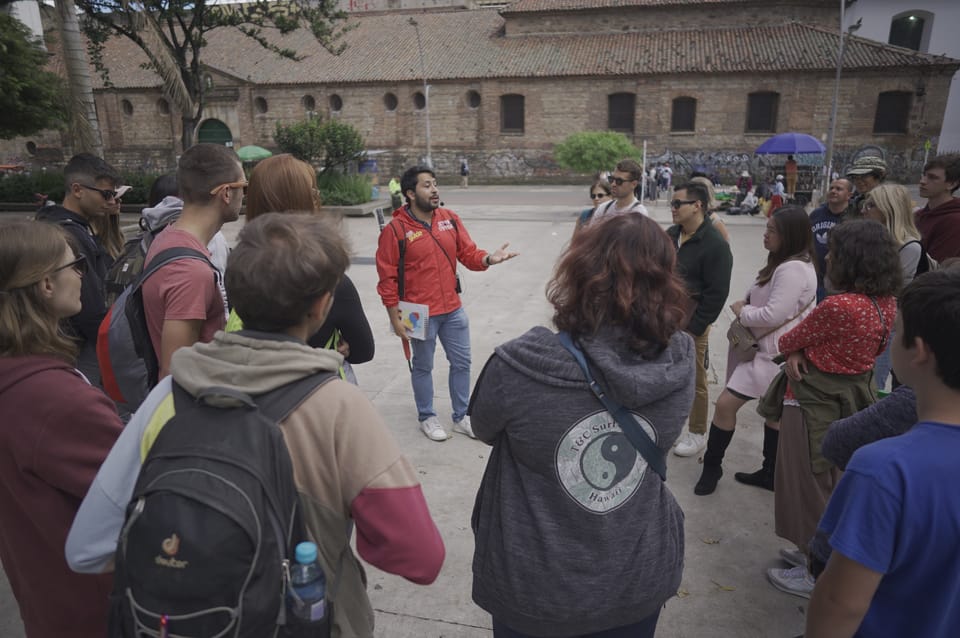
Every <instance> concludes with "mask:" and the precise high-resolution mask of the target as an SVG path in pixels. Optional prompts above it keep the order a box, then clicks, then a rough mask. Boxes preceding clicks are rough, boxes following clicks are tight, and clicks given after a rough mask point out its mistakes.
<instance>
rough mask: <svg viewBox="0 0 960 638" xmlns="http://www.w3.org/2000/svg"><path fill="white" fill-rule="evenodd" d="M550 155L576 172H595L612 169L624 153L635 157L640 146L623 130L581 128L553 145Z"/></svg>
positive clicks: (623, 156)
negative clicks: (617, 131)
mask: <svg viewBox="0 0 960 638" xmlns="http://www.w3.org/2000/svg"><path fill="white" fill-rule="evenodd" d="M553 157H554V159H556V160H557V163H558V164H560V166H562V167H563V168H568V169H570V170H574V171H576V172H578V173H595V172H597V171H605V170H613V167H614V166H616V165H617V162H619V161H620V160H622V159H624V158H626V157H632V158H634V159H638V158H639V157H640V150H639V149H638V148H637V147H636V146H634V145H633V144H631V143H630V140H629V139H627V136H626V135H624V134H623V133H614V132H612V131H584V132H582V133H574V134H573V135H571V136H569V137H567V138H566V139H565V140H563V141H562V142H560V143H559V144H557V145H556V146H554V147H553Z"/></svg>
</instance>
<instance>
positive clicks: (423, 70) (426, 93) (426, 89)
mask: <svg viewBox="0 0 960 638" xmlns="http://www.w3.org/2000/svg"><path fill="white" fill-rule="evenodd" d="M409 22H410V24H411V25H412V26H413V30H414V31H416V33H417V51H419V53H420V75H421V76H422V77H423V106H424V110H425V111H426V117H427V122H426V124H427V126H426V133H427V157H426V164H427V167H429V168H433V158H432V157H430V85H429V84H427V67H426V66H425V65H424V63H423V42H422V41H421V40H420V24H419V23H418V22H417V21H416V20H414V19H413V16H411V17H410V20H409Z"/></svg>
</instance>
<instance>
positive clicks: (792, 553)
mask: <svg viewBox="0 0 960 638" xmlns="http://www.w3.org/2000/svg"><path fill="white" fill-rule="evenodd" d="M780 558H782V559H783V560H785V561H786V562H788V563H790V564H791V565H792V566H794V567H806V566H807V555H806V554H804V553H803V552H801V551H800V550H799V549H786V548H784V549H781V550H780Z"/></svg>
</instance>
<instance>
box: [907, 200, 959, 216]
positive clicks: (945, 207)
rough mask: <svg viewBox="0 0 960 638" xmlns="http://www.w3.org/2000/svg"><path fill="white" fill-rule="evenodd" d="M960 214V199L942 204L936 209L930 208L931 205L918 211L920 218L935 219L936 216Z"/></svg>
mask: <svg viewBox="0 0 960 638" xmlns="http://www.w3.org/2000/svg"><path fill="white" fill-rule="evenodd" d="M954 213H960V197H954V198H953V199H951V200H950V201H947V202H944V203H943V204H940V205H939V206H937V207H936V208H930V207H929V204H928V205H927V206H924V207H923V208H921V209H920V210H918V211H917V215H918V216H920V217H933V216H934V215H948V214H951V215H952V214H954Z"/></svg>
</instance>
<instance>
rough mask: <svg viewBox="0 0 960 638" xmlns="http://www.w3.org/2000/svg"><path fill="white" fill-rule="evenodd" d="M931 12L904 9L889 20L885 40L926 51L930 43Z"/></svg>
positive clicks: (896, 44) (900, 45) (899, 45)
mask: <svg viewBox="0 0 960 638" xmlns="http://www.w3.org/2000/svg"><path fill="white" fill-rule="evenodd" d="M932 26H933V14H932V13H930V12H929V11H905V12H903V13H899V14H897V15H895V16H893V19H892V20H890V36H889V37H888V38H887V42H889V43H890V44H893V45H895V46H898V47H905V48H907V49H913V50H914V51H924V52H926V51H927V49H928V48H929V45H930V29H931V27H932Z"/></svg>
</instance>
